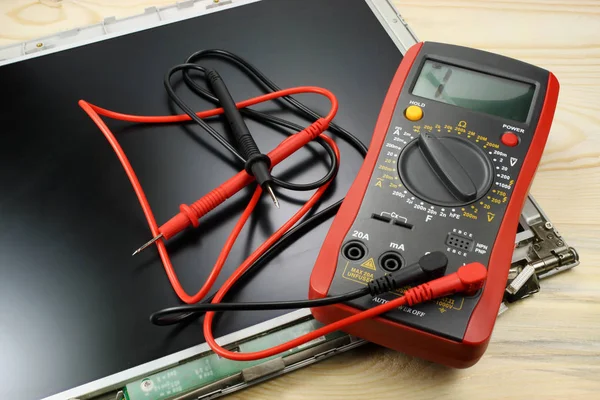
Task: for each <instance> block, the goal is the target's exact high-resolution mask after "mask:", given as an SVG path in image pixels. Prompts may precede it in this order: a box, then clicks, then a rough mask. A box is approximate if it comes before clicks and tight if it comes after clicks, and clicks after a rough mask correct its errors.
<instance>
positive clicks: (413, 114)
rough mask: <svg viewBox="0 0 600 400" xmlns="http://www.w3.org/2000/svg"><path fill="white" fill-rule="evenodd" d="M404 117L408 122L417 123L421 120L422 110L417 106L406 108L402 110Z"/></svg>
mask: <svg viewBox="0 0 600 400" xmlns="http://www.w3.org/2000/svg"><path fill="white" fill-rule="evenodd" d="M404 116H405V117H406V119H407V120H409V121H418V120H420V119H421V118H423V109H422V108H421V107H419V106H408V107H407V108H406V110H404Z"/></svg>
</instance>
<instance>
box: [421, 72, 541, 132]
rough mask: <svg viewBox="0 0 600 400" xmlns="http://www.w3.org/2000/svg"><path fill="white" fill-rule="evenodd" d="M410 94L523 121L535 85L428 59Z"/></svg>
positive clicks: (527, 111) (527, 113)
mask: <svg viewBox="0 0 600 400" xmlns="http://www.w3.org/2000/svg"><path fill="white" fill-rule="evenodd" d="M412 93H413V94H414V95H417V96H421V97H425V98H427V99H430V100H435V101H440V102H442V103H447V104H452V105H455V106H458V107H463V108H467V109H470V110H474V111H479V112H483V113H486V114H491V115H495V116H498V117H502V118H507V119H510V120H513V121H518V122H525V121H526V120H527V116H528V115H529V110H530V108H531V102H532V100H533V95H534V94H535V86H534V85H532V84H529V83H524V82H519V81H515V80H512V79H506V78H501V77H499V76H494V75H489V74H485V73H482V72H477V71H473V70H470V69H466V68H462V67H457V66H454V65H449V64H444V63H441V62H438V61H433V60H427V61H425V63H424V65H423V68H422V69H421V73H420V74H419V77H418V78H417V82H416V83H415V86H414V88H413V91H412Z"/></svg>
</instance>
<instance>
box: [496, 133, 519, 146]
mask: <svg viewBox="0 0 600 400" xmlns="http://www.w3.org/2000/svg"><path fill="white" fill-rule="evenodd" d="M500 141H502V144H503V145H505V146H508V147H515V146H516V145H518V144H519V137H518V136H517V135H515V134H514V133H512V132H504V133H503V134H502V137H501V138H500Z"/></svg>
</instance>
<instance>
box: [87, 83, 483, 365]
mask: <svg viewBox="0 0 600 400" xmlns="http://www.w3.org/2000/svg"><path fill="white" fill-rule="evenodd" d="M299 93H317V94H321V95H324V96H326V97H328V98H329V99H330V101H331V110H330V112H329V114H327V116H326V117H325V118H321V119H319V120H317V121H315V122H314V123H313V124H311V125H310V126H309V127H307V128H305V129H304V130H302V131H301V132H299V133H298V134H296V135H293V136H290V137H288V138H287V139H285V140H284V141H283V142H282V143H281V144H279V146H277V147H276V148H275V149H274V150H272V151H271V152H270V153H269V154H268V156H269V158H270V159H271V164H272V165H276V164H278V163H280V162H281V161H282V160H284V159H285V158H287V157H288V156H290V155H291V154H293V153H294V152H295V151H297V150H298V149H300V148H301V147H302V146H304V145H306V144H307V143H308V142H310V141H311V140H314V139H315V138H316V137H317V136H320V137H321V138H322V139H323V140H325V141H326V142H327V143H328V144H329V145H331V147H332V148H333V149H334V152H335V155H336V158H337V159H338V161H339V158H340V154H339V149H338V148H337V146H336V145H335V142H334V141H333V140H332V139H331V138H329V137H328V136H326V135H324V134H323V131H324V130H325V129H327V126H328V125H329V123H330V122H331V120H332V119H333V117H334V115H335V113H336V111H337V100H336V98H335V96H334V95H333V94H332V93H331V92H329V91H327V90H326V89H322V88H318V87H298V88H292V89H286V90H281V91H277V92H272V93H269V94H265V95H262V96H258V97H256V98H253V99H249V100H246V101H243V102H240V103H237V104H236V106H237V107H238V108H243V107H248V106H251V105H254V104H257V103H260V102H263V101H268V100H272V99H275V98H279V97H282V96H288V95H292V94H299ZM79 105H80V106H81V108H82V109H83V110H84V111H85V112H86V113H87V114H88V115H89V116H90V118H91V119H92V120H93V121H94V123H95V124H96V125H97V126H98V128H99V129H100V130H101V131H102V133H103V134H104V136H105V137H106V139H107V140H108V141H109V143H110V144H111V146H112V148H113V150H114V151H115V153H116V155H117V157H118V158H119V161H120V162H121V164H122V166H123V168H124V169H125V172H126V173H127V176H128V178H129V180H130V182H131V184H132V186H133V189H134V191H135V193H136V195H137V197H138V200H139V202H140V204H141V206H142V209H143V211H144V214H145V216H146V219H147V221H148V225H149V226H150V229H151V231H152V234H153V235H154V236H155V237H154V239H153V240H152V241H151V242H150V243H152V242H156V245H157V247H158V251H159V254H160V257H161V259H162V261H163V265H164V267H165V271H166V272H167V276H168V278H169V281H170V282H171V285H172V286H173V288H174V290H175V292H176V293H177V295H178V296H179V298H180V299H181V300H182V301H184V302H185V303H188V304H190V303H196V302H198V301H200V300H202V298H203V297H204V296H206V294H207V293H208V291H209V290H210V288H211V287H212V285H213V284H214V281H215V280H216V278H217V276H218V274H219V272H220V271H221V269H222V267H223V265H224V263H225V261H226V259H227V256H228V255H229V252H230V251H231V248H232V247H233V245H234V243H235V241H236V239H237V237H238V235H239V233H240V232H241V230H242V228H243V227H244V225H245V223H246V222H247V220H248V219H249V217H250V215H251V214H252V211H253V210H254V208H255V206H256V204H257V203H258V200H259V199H260V196H261V194H262V189H261V188H260V186H257V187H256V189H255V192H254V195H253V196H252V198H251V200H250V202H249V203H248V206H247V207H246V209H245V210H244V212H243V214H242V216H241V217H240V219H239V221H238V222H237V224H236V225H235V227H234V229H233V231H232V232H231V234H230V236H229V238H228V239H227V241H226V242H225V245H224V246H223V249H222V251H221V254H220V255H219V257H218V259H217V261H216V263H215V266H214V267H213V270H212V271H211V274H210V275H209V278H208V279H207V281H206V282H205V283H204V285H203V286H202V288H201V289H200V291H199V292H198V293H196V294H195V295H193V296H190V295H188V294H187V293H186V292H185V290H184V289H183V288H182V287H181V285H180V283H179V280H178V279H177V275H176V274H175V271H174V269H173V266H172V264H171V261H170V259H169V256H168V253H167V250H166V247H165V244H164V241H163V240H158V239H169V238H171V237H173V236H174V235H176V234H177V233H179V232H180V231H182V230H183V229H185V228H187V227H188V226H190V225H193V226H194V227H197V226H198V225H199V224H198V219H200V218H201V217H202V216H204V215H206V214H207V213H208V212H210V211H211V210H213V209H214V208H216V207H217V206H218V205H219V204H221V203H223V202H224V201H225V200H226V199H227V198H229V197H231V196H232V195H234V194H235V193H237V192H238V191H240V190H241V189H242V188H244V187H246V186H247V185H248V184H250V183H251V182H252V181H253V178H252V176H250V175H248V174H247V173H246V171H241V172H239V173H238V174H236V175H234V176H233V177H232V178H230V179H229V180H227V181H226V182H225V183H223V184H222V185H221V186H219V187H217V188H216V189H213V190H212V191H211V192H209V193H208V194H206V195H205V196H203V197H202V198H200V199H199V200H197V201H196V202H194V203H193V204H192V205H190V206H188V205H182V206H180V213H179V214H177V215H176V216H175V217H173V218H171V219H170V220H169V221H168V222H167V223H165V224H163V225H162V226H161V227H158V224H157V223H156V220H155V218H154V215H153V213H152V210H151V207H150V204H149V202H148V200H147V198H146V196H145V194H144V191H143V189H142V187H141V184H140V182H139V180H138V179H137V176H136V174H135V172H134V170H133V167H132V166H131V164H130V163H129V160H128V159H127V156H126V155H125V152H124V151H123V149H122V148H121V146H120V145H119V143H118V141H117V140H116V138H115V136H114V134H113V133H112V132H111V131H110V129H109V128H108V126H107V125H106V124H105V123H104V121H103V120H102V119H101V117H100V115H102V116H106V117H110V118H113V119H118V120H123V121H130V122H138V123H140V122H141V123H170V122H179V121H187V120H189V119H190V118H189V116H187V115H175V116H136V115H127V114H121V113H116V112H113V111H110V110H106V109H103V108H100V107H98V106H95V105H93V104H90V103H87V102H86V101H84V100H80V101H79ZM222 112H223V110H222V109H220V108H218V109H214V110H210V111H204V112H199V113H197V115H198V116H199V117H200V118H207V117H210V116H214V115H219V114H221V113H222ZM330 183H331V181H330V182H328V183H326V184H325V185H323V186H321V187H320V188H319V189H317V190H316V191H315V193H314V194H313V195H312V196H311V197H310V199H309V200H308V201H307V202H306V203H305V204H304V205H303V206H302V207H301V208H300V209H299V210H298V211H297V212H296V214H294V215H293V216H292V217H291V218H290V219H289V220H288V221H287V222H286V223H285V224H283V225H282V226H281V227H280V228H279V229H278V230H277V231H276V232H275V233H274V234H273V235H272V236H271V237H270V238H269V239H267V240H266V241H265V242H264V243H263V244H262V245H261V246H259V247H258V248H257V249H256V250H255V251H254V252H253V253H252V254H251V255H250V257H248V258H247V259H246V260H245V261H244V262H243V263H242V265H240V266H239V267H238V268H237V269H236V270H235V272H234V273H233V274H232V275H231V276H230V277H229V278H228V279H227V281H226V282H225V284H224V285H223V286H222V287H221V288H220V289H219V291H218V292H217V294H216V295H215V297H214V299H213V300H212V303H218V302H219V301H221V300H222V299H223V297H224V296H225V294H226V293H227V291H228V290H229V289H230V288H231V286H232V285H233V284H234V283H235V281H236V280H237V279H238V278H239V277H240V276H241V275H242V274H243V273H244V271H246V270H247V269H248V268H249V267H250V266H251V265H252V263H253V262H254V261H255V260H256V259H258V258H259V257H260V256H261V255H262V254H263V253H264V252H265V251H266V250H267V249H269V247H271V246H272V245H273V243H275V242H276V241H277V240H278V239H279V238H280V237H281V236H283V235H284V234H285V233H286V232H287V231H288V230H289V229H290V228H292V227H293V226H294V225H295V224H296V222H298V220H300V218H302V217H303V216H304V215H305V214H306V213H307V212H308V211H309V210H310V209H311V208H312V207H313V206H314V204H315V203H316V202H317V201H318V200H319V198H320V197H321V196H322V194H323V193H324V192H325V190H327V188H328V186H329V184H330ZM486 273H487V272H486V269H485V267H483V266H482V265H481V264H468V265H466V266H463V267H461V268H460V269H459V270H458V271H457V272H456V273H454V274H451V275H447V276H445V277H442V278H439V279H436V280H434V281H431V282H429V283H426V284H423V285H420V286H417V287H415V288H413V289H410V290H408V291H407V292H406V293H405V294H404V295H403V296H402V297H399V298H397V299H395V300H392V301H390V302H388V303H386V304H383V305H380V306H378V307H375V308H372V309H370V310H367V311H364V312H361V313H358V314H356V315H353V316H351V317H349V318H346V319H342V320H340V321H337V322H335V323H333V324H330V325H327V326H325V327H322V328H320V329H318V330H316V331H313V332H311V333H309V334H306V335H303V336H300V337H298V338H296V339H294V340H291V341H289V342H287V343H284V344H281V345H278V346H275V347H273V348H271V349H267V350H262V351H258V352H254V353H234V352H230V351H228V350H226V349H224V348H222V347H221V346H219V345H218V344H217V343H216V341H215V339H214V337H213V335H212V321H213V317H214V312H208V313H206V316H205V319H204V324H203V327H204V336H205V338H206V341H207V343H208V344H209V346H210V347H211V348H212V349H213V351H214V352H215V353H217V354H219V355H221V356H223V357H226V358H229V359H232V360H239V361H248V360H256V359H261V358H265V357H270V356H272V355H275V354H278V353H281V352H283V351H286V350H289V349H292V348H294V347H297V346H299V345H301V344H303V343H306V342H308V341H310V340H313V339H315V338H317V337H320V336H322V335H325V334H328V333H331V332H334V331H336V330H339V329H340V328H343V327H344V326H347V325H349V324H353V323H357V322H359V321H361V320H364V319H367V318H372V317H375V316H377V315H379V314H381V313H384V312H386V311H389V310H391V309H393V308H396V307H400V306H402V305H404V304H409V305H414V304H417V303H420V302H423V301H428V300H430V299H433V298H437V297H442V296H446V295H449V294H452V293H457V292H474V291H476V290H478V289H479V288H480V287H481V286H482V285H483V282H484V281H485V277H486Z"/></svg>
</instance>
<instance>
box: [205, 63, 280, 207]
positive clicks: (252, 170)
mask: <svg viewBox="0 0 600 400" xmlns="http://www.w3.org/2000/svg"><path fill="white" fill-rule="evenodd" d="M206 80H207V82H208V85H209V87H210V88H211V89H212V91H213V93H214V95H215V97H217V98H218V99H219V103H220V104H221V107H222V108H223V113H224V114H225V119H226V120H227V122H228V123H229V127H230V128H231V132H232V133H233V136H234V138H235V141H236V143H237V148H238V151H239V152H240V153H242V155H243V156H244V158H245V159H246V165H245V166H244V168H245V169H246V172H248V173H249V174H250V175H252V176H254V178H255V179H256V182H258V184H259V185H260V186H261V187H262V189H263V190H264V191H266V192H267V193H268V194H269V196H270V197H271V199H272V200H273V204H275V207H277V208H279V201H278V200H277V197H275V192H273V188H272V187H271V182H272V181H273V177H272V176H271V172H270V171H269V169H270V168H271V160H270V159H269V157H268V156H267V155H266V154H263V153H261V152H260V150H259V149H258V146H257V145H256V142H255V141H254V138H253V137H252V134H251V133H250V130H249V129H248V126H247V125H246V123H245V122H244V118H242V114H241V113H240V110H238V108H237V106H236V105H235V101H233V98H232V97H231V93H229V90H228V89H227V86H226V85H225V82H224V81H223V78H221V76H220V75H219V74H218V73H217V71H215V70H212V69H206Z"/></svg>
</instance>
